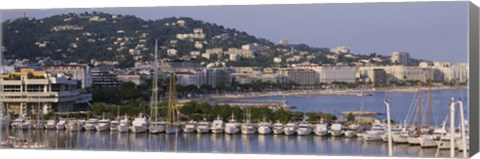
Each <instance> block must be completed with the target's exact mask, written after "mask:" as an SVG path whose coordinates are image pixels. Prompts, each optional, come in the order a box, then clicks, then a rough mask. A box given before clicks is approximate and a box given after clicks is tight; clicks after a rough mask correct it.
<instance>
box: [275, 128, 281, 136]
mask: <svg viewBox="0 0 480 159" xmlns="http://www.w3.org/2000/svg"><path fill="white" fill-rule="evenodd" d="M273 134H275V135H280V134H283V128H273Z"/></svg>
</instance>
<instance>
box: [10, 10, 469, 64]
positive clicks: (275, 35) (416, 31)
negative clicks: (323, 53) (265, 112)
mask: <svg viewBox="0 0 480 159" xmlns="http://www.w3.org/2000/svg"><path fill="white" fill-rule="evenodd" d="M467 9H468V2H419V3H357V4H312V5H305V4H299V5H261V6H199V7H148V8H103V9H55V10H8V11H3V13H2V14H3V20H5V19H11V18H17V17H20V16H23V12H25V13H26V15H27V16H30V17H37V18H43V17H47V16H51V15H55V14H61V13H69V12H74V13H81V12H85V11H89V12H91V11H93V10H95V11H101V12H106V13H113V14H128V15H135V16H137V17H140V18H143V19H152V20H155V19H161V18H164V17H172V16H176V17H180V16H187V17H192V18H194V19H199V20H204V21H208V22H212V23H217V24H219V25H223V26H225V27H229V28H236V29H237V30H240V31H245V32H247V33H249V34H251V35H254V36H257V37H261V38H266V39H269V40H271V41H272V42H274V43H276V42H278V40H279V39H288V40H289V42H290V43H296V44H297V43H305V44H308V45H311V46H316V47H329V48H332V47H336V46H339V45H347V46H349V47H350V50H351V51H352V52H353V53H357V54H369V53H372V52H376V53H378V54H384V55H389V54H391V52H393V51H406V52H409V53H410V55H411V56H412V57H414V58H421V59H428V60H434V61H449V62H455V63H457V62H467V59H468V48H467V46H468V45H467V42H468V39H467V38H468V10H467Z"/></svg>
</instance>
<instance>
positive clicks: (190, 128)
mask: <svg viewBox="0 0 480 159" xmlns="http://www.w3.org/2000/svg"><path fill="white" fill-rule="evenodd" d="M196 129H197V122H196V121H193V120H191V121H189V122H188V123H187V124H185V127H183V132H185V133H193V132H195V130H196Z"/></svg>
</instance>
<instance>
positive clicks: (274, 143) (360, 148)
mask: <svg viewBox="0 0 480 159" xmlns="http://www.w3.org/2000/svg"><path fill="white" fill-rule="evenodd" d="M2 135H3V138H2V141H3V140H4V139H5V136H6V135H7V133H6V131H3V133H2ZM8 135H9V136H14V137H17V138H20V139H27V140H32V141H37V142H47V143H48V145H49V146H48V148H46V149H77V150H104V151H156V152H200V153H202V152H203V153H258V154H305V155H348V156H352V155H353V156H355V155H362V156H386V155H387V154H388V147H387V145H388V144H387V143H384V142H364V141H363V140H361V139H359V138H341V137H336V138H332V137H319V136H314V135H310V136H285V135H242V134H236V135H223V134H195V133H193V134H183V133H179V134H178V135H175V134H171V135H166V134H157V135H151V134H147V133H143V134H129V133H117V132H89V131H87V132H68V131H55V130H53V131H52V130H50V131H47V130H31V131H21V130H10V131H9V132H8ZM393 151H394V152H393V155H394V156H420V157H436V155H437V157H448V156H449V151H448V150H442V151H438V152H437V149H435V148H433V149H421V148H420V147H419V146H410V145H408V144H398V145H394V146H393ZM457 155H458V156H459V157H461V153H460V152H457Z"/></svg>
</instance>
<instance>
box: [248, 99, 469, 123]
mask: <svg viewBox="0 0 480 159" xmlns="http://www.w3.org/2000/svg"><path fill="white" fill-rule="evenodd" d="M421 96H422V99H421V100H422V101H421V102H422V105H423V108H422V109H423V115H424V116H427V111H426V110H427V105H428V104H427V103H428V92H427V91H424V92H423V93H422V95H421ZM385 97H387V98H388V99H389V102H390V111H391V118H392V120H395V121H403V120H405V119H406V117H407V114H408V111H409V108H410V107H411V105H417V103H418V102H417V101H418V95H417V94H416V93H399V92H387V93H386V92H375V93H374V94H373V96H364V97H363V108H364V110H365V111H375V112H380V113H382V114H385V104H384V102H383V101H384V99H385ZM452 97H454V98H455V101H457V100H459V99H462V101H463V106H464V107H465V109H464V110H465V113H467V110H468V108H467V106H468V99H467V97H468V90H438V91H432V103H433V104H432V107H433V111H432V112H433V113H432V120H435V122H434V123H436V124H437V125H438V124H440V123H441V121H442V120H445V117H446V115H447V113H449V103H450V98H452ZM250 99H255V100H284V98H283V97H282V96H274V97H266V98H250ZM285 100H287V102H288V103H287V104H289V105H294V106H296V107H297V108H296V109H295V110H294V111H320V112H324V113H332V114H334V115H338V116H341V115H340V112H342V111H360V108H361V105H362V97H361V96H336V95H305V96H286V97H285ZM457 108H458V107H457ZM415 110H416V108H415ZM456 112H457V113H458V112H459V110H458V109H457V110H456ZM415 114H416V113H415ZM415 116H416V115H415ZM376 117H378V118H380V119H386V116H385V115H380V116H376ZM466 118H467V117H466ZM467 119H468V118H467ZM415 120H416V119H415ZM424 121H426V119H425V120H424Z"/></svg>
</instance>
